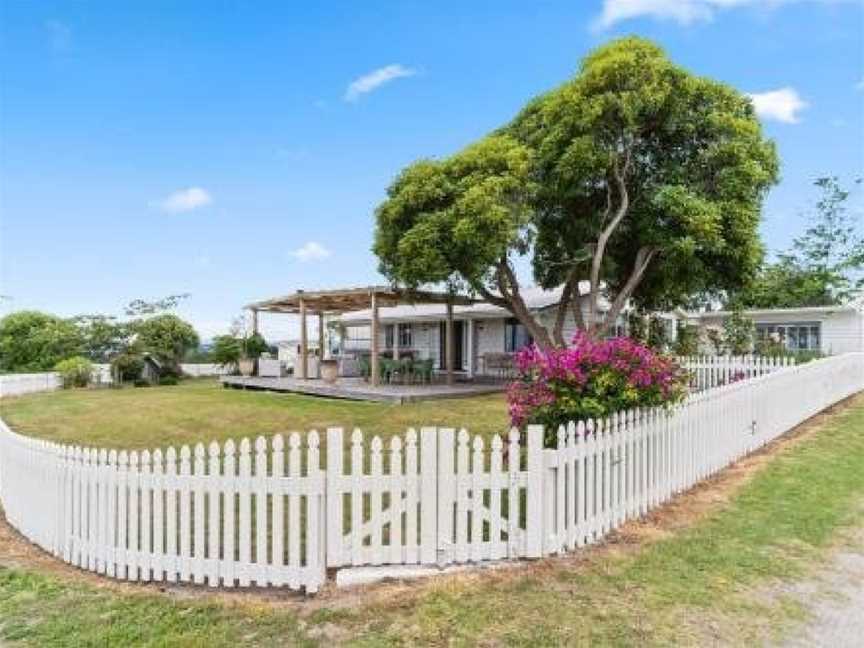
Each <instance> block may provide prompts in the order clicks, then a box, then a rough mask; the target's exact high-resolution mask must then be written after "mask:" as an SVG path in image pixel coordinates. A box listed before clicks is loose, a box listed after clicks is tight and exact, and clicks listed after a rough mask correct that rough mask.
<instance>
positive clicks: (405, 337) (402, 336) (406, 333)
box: [384, 324, 414, 349]
mask: <svg viewBox="0 0 864 648" xmlns="http://www.w3.org/2000/svg"><path fill="white" fill-rule="evenodd" d="M396 326H399V348H400V349H410V348H411V347H412V346H413V345H414V335H413V331H412V329H411V324H398V325H397V324H387V325H386V326H384V348H385V349H392V348H393V335H394V333H395V329H396Z"/></svg>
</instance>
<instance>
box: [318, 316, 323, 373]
mask: <svg viewBox="0 0 864 648" xmlns="http://www.w3.org/2000/svg"><path fill="white" fill-rule="evenodd" d="M323 359H324V313H322V312H320V311H319V312H318V366H319V367H320V366H321V361H322V360H323Z"/></svg>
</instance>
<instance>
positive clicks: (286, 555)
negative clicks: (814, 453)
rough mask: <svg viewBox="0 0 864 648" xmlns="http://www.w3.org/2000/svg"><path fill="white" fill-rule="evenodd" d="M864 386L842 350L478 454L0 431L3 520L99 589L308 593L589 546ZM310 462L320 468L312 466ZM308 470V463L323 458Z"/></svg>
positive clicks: (440, 431)
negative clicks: (352, 569) (661, 405)
mask: <svg viewBox="0 0 864 648" xmlns="http://www.w3.org/2000/svg"><path fill="white" fill-rule="evenodd" d="M862 389H864V354H861V353H857V354H846V355H842V356H834V357H831V358H826V359H823V360H817V361H814V362H811V363H808V364H805V365H801V366H787V367H783V368H778V369H776V370H775V371H773V372H771V373H766V374H763V375H761V376H758V377H755V378H751V379H748V380H741V381H738V382H731V383H729V384H727V385H725V386H722V387H718V388H715V389H709V390H706V391H703V392H700V393H696V394H694V395H692V396H691V397H689V398H688V400H687V401H686V402H685V403H683V404H682V405H681V406H678V407H675V408H672V409H668V410H666V409H656V410H647V411H634V412H624V413H620V414H618V415H615V416H612V417H611V418H610V419H608V420H598V421H587V422H579V423H575V424H571V425H570V426H569V427H567V428H566V429H565V428H562V429H560V430H558V431H557V435H558V436H557V447H556V448H552V449H544V448H543V429H542V428H541V427H539V426H529V427H528V428H527V430H526V431H525V434H520V432H519V431H517V430H513V431H511V432H510V433H509V435H508V438H507V439H502V438H501V437H500V436H495V437H493V438H492V439H491V442H489V443H488V446H487V443H486V441H485V440H484V439H483V438H481V437H479V436H474V437H472V436H471V435H470V434H469V433H468V432H467V431H465V430H460V431H458V432H457V431H456V430H453V429H450V428H434V427H426V428H421V429H420V433H419V435H418V434H417V433H416V432H415V431H413V430H409V431H408V432H407V433H406V434H404V435H402V436H396V437H393V438H392V439H390V440H389V443H388V444H387V447H386V448H385V444H384V442H383V441H382V440H381V439H380V438H379V437H373V438H372V439H371V441H369V442H368V443H367V440H366V439H365V438H364V436H363V434H362V432H360V431H354V432H353V433H352V434H351V438H350V445H348V446H346V445H345V441H346V439H345V438H344V433H343V430H342V429H340V428H333V429H329V430H328V431H327V436H326V442H327V443H326V448H323V449H322V448H321V447H319V445H320V439H319V435H318V433H317V432H314V431H313V432H310V433H309V434H307V435H305V438H301V436H300V435H299V434H296V433H294V434H292V435H290V436H289V437H288V443H287V447H286V444H285V440H284V439H283V437H282V436H280V435H277V436H275V437H273V438H272V440H270V441H268V440H267V439H264V438H263V437H262V438H258V439H257V440H256V441H255V444H254V448H253V445H252V444H251V443H250V441H249V440H248V439H244V440H243V441H241V442H240V444H239V446H236V445H235V444H234V442H233V441H228V442H226V443H225V444H224V445H222V446H220V445H219V444H217V443H212V444H210V446H209V447H208V448H206V449H205V447H204V446H203V445H201V444H198V445H196V446H195V447H194V448H192V449H190V448H189V447H188V446H184V447H183V448H181V450H180V452H179V453H177V452H176V451H175V449H173V448H169V449H168V450H167V451H165V452H163V451H161V450H156V451H155V452H153V453H150V452H149V451H144V452H140V453H139V452H129V453H127V452H125V451H124V452H119V453H118V452H116V451H113V450H112V451H110V452H109V451H106V450H96V449H87V448H80V447H69V446H62V445H58V444H53V443H49V442H46V441H40V440H36V439H31V438H28V437H25V436H22V435H19V434H17V433H15V432H13V431H12V430H10V429H9V428H8V427H7V426H6V425H5V424H2V422H0V502H2V504H3V507H4V509H5V511H6V515H7V518H8V520H9V522H10V523H11V524H12V525H13V526H15V527H16V528H17V529H19V530H20V531H21V532H22V533H23V534H24V535H25V536H26V537H28V538H30V539H31V540H32V541H33V542H35V543H37V544H38V545H39V546H41V547H43V548H44V549H46V550H48V551H50V552H52V553H53V554H54V555H56V556H58V557H60V558H62V559H63V560H65V561H66V562H69V563H72V564H74V565H77V566H79V567H81V568H83V569H88V570H91V571H95V572H98V573H102V574H105V575H107V576H110V577H114V578H122V579H127V580H143V581H150V580H155V581H169V582H176V581H180V582H194V583H207V584H208V585H210V586H219V585H221V586H224V587H232V586H238V585H239V586H241V587H242V586H248V585H252V584H255V585H259V586H270V585H273V586H287V587H289V588H293V589H299V588H305V589H306V591H307V592H314V591H316V590H317V589H318V588H319V587H320V586H321V585H322V583H323V582H324V581H325V573H326V571H325V570H326V568H328V567H349V566H361V565H412V564H413V565H440V566H443V565H448V564H452V563H467V562H481V561H486V560H499V559H506V558H537V557H541V556H544V555H551V554H555V553H560V552H563V551H567V550H571V549H574V548H576V547H579V546H582V545H584V544H586V543H592V542H596V541H597V540H599V539H601V538H603V537H604V536H605V535H606V534H607V533H609V532H610V531H612V530H613V529H615V528H617V527H619V526H620V525H621V524H623V523H624V522H625V521H627V520H629V519H632V518H635V517H639V516H641V515H643V514H645V513H646V512H647V511H649V510H650V509H652V508H654V507H655V506H657V505H659V504H661V503H663V502H665V501H668V500H669V499H670V498H671V497H672V496H674V495H675V494H676V493H679V492H681V491H683V490H686V489H688V488H689V487H691V486H693V485H694V484H696V483H697V482H699V481H700V480H702V479H704V478H706V477H708V476H710V475H712V474H714V473H715V472H717V471H718V470H720V469H722V468H723V467H725V466H727V465H729V464H730V463H731V462H733V461H735V460H736V459H738V458H740V457H741V456H743V455H745V454H747V453H748V452H751V451H753V450H754V449H756V448H759V447H761V446H762V445H764V444H765V443H767V442H768V441H770V440H772V439H775V438H776V437H778V436H780V435H781V434H783V433H784V432H786V431H788V430H790V429H792V428H793V427H795V426H796V425H797V424H798V423H800V422H802V421H804V420H805V419H807V418H808V417H810V416H812V415H813V414H815V413H817V412H819V411H821V410H822V409H824V408H826V407H828V406H830V405H832V404H833V403H836V402H838V401H840V400H842V399H844V398H846V397H847V396H849V395H851V394H853V393H855V392H858V391H860V390H862ZM322 455H323V456H322ZM322 460H323V463H322Z"/></svg>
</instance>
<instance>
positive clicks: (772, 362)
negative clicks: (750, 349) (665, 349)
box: [676, 355, 795, 391]
mask: <svg viewBox="0 0 864 648" xmlns="http://www.w3.org/2000/svg"><path fill="white" fill-rule="evenodd" d="M676 361H677V362H678V363H679V364H680V365H681V366H682V367H684V369H686V370H687V371H689V372H690V388H691V389H692V390H693V391H704V390H706V389H713V388H714V387H722V386H723V385H728V384H729V383H732V382H737V381H739V380H746V379H749V378H758V377H759V376H764V375H765V374H769V373H772V372H774V371H777V370H778V369H785V368H786V367H791V366H793V365H794V364H795V359H794V358H791V357H783V358H779V357H769V356H754V355H743V356H732V355H729V356H723V355H702V356H685V357H679V358H676Z"/></svg>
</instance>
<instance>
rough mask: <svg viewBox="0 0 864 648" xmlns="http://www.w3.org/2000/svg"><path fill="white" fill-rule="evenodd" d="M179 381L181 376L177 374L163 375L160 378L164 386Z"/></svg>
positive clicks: (160, 382)
mask: <svg viewBox="0 0 864 648" xmlns="http://www.w3.org/2000/svg"><path fill="white" fill-rule="evenodd" d="M179 382H180V380H179V378H177V376H171V375H167V376H161V377H160V378H159V384H160V385H163V386H168V385H176V384H177V383H179Z"/></svg>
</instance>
